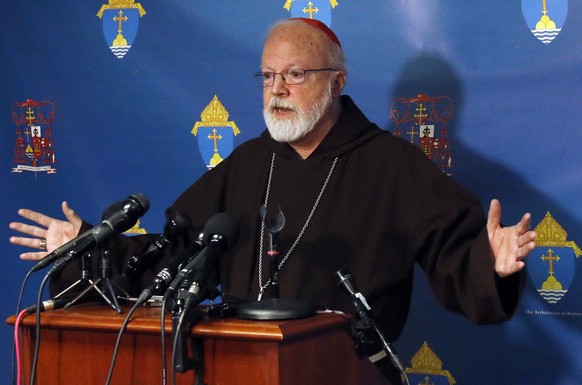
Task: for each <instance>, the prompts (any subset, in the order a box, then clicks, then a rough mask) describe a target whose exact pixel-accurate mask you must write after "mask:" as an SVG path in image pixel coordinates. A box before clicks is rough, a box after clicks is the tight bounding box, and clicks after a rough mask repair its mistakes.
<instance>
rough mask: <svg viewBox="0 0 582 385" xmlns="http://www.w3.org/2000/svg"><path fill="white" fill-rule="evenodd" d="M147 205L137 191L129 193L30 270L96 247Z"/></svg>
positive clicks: (129, 223) (130, 223)
mask: <svg viewBox="0 0 582 385" xmlns="http://www.w3.org/2000/svg"><path fill="white" fill-rule="evenodd" d="M149 207H150V202H149V201H148V199H147V198H146V197H145V196H144V195H142V194H139V193H137V194H133V195H130V196H129V198H128V199H126V200H124V201H122V202H118V203H115V204H113V205H111V206H110V207H108V208H107V209H106V210H105V211H104V213H103V221H102V222H101V223H100V224H99V225H97V226H94V227H93V228H91V229H89V230H87V231H85V232H84V233H83V234H81V235H79V236H77V237H76V238H75V239H72V240H71V241H69V242H67V243H65V244H64V245H62V246H60V247H59V248H57V249H55V250H53V251H52V252H51V253H50V254H48V255H47V256H45V257H44V258H42V259H41V260H39V261H38V262H37V264H36V265H34V266H33V267H32V269H31V271H37V270H40V269H42V268H44V267H45V266H47V265H48V264H50V263H52V262H54V261H57V260H64V259H66V261H63V262H62V263H60V264H59V266H62V265H64V264H65V263H66V262H68V261H70V260H72V259H73V258H75V257H76V256H78V255H82V254H85V253H86V252H87V251H89V250H91V249H94V248H98V247H99V246H101V245H102V244H103V243H104V242H105V241H107V240H108V239H109V238H111V237H112V236H113V235H114V234H115V233H121V232H123V231H126V230H129V229H130V228H131V227H132V226H133V225H134V224H135V223H136V221H137V219H138V218H139V217H141V216H142V215H143V214H144V213H145V212H146V211H147V210H148V209H149ZM65 257H66V258H65Z"/></svg>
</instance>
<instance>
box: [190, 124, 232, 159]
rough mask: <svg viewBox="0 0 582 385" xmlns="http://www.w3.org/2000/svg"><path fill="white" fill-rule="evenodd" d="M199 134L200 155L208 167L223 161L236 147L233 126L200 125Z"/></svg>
mask: <svg viewBox="0 0 582 385" xmlns="http://www.w3.org/2000/svg"><path fill="white" fill-rule="evenodd" d="M197 136H198V149H199V150H200V156H201V157H202V161H203V162H204V164H205V165H206V167H207V168H208V169H211V168H213V167H214V166H216V165H217V164H218V163H220V162H222V160H223V159H224V158H226V157H227V156H229V155H230V153H231V152H232V150H233V148H234V133H233V132H232V128H231V127H199V128H198V135H197Z"/></svg>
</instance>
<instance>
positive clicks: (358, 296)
mask: <svg viewBox="0 0 582 385" xmlns="http://www.w3.org/2000/svg"><path fill="white" fill-rule="evenodd" d="M335 279H336V283H337V284H338V285H339V286H340V287H341V288H342V289H343V290H344V291H345V292H346V293H348V294H349V296H350V299H351V301H352V305H353V306H354V309H355V310H356V313H357V314H358V317H359V318H360V320H361V321H362V323H363V325H364V327H365V329H366V330H368V331H372V332H373V333H374V334H375V335H376V338H378V342H379V344H380V345H381V346H382V350H383V351H384V352H385V353H386V355H388V357H389V358H390V361H391V362H392V364H393V365H394V366H395V367H396V369H398V370H399V371H400V373H403V374H405V373H406V372H405V371H404V365H402V362H401V361H400V358H399V357H398V353H397V352H396V349H395V348H394V346H393V345H392V344H391V343H390V342H388V341H386V339H385V338H384V334H383V333H382V331H381V330H380V329H379V328H378V326H377V325H376V323H375V322H374V319H373V318H372V315H371V314H370V311H371V310H372V308H371V307H370V305H368V302H367V301H366V298H365V297H364V295H363V294H362V293H360V292H359V291H358V288H357V286H356V281H355V280H354V277H353V276H352V275H351V274H350V273H346V272H344V271H343V270H341V269H340V270H338V271H336V272H335ZM374 356H376V357H377V354H375V355H373V356H370V357H368V359H370V361H372V362H373V363H375V362H376V361H377V360H379V358H378V359H375V358H373V357H374Z"/></svg>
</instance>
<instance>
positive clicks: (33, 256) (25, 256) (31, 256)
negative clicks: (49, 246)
mask: <svg viewBox="0 0 582 385" xmlns="http://www.w3.org/2000/svg"><path fill="white" fill-rule="evenodd" d="M47 254H48V253H47V252H46V251H37V252H29V253H22V254H20V259H22V260H25V261H38V260H39V259H42V258H44V257H45V256H46V255H47Z"/></svg>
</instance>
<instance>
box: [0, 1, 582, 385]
mask: <svg viewBox="0 0 582 385" xmlns="http://www.w3.org/2000/svg"><path fill="white" fill-rule="evenodd" d="M119 3H124V5H119ZM116 4H117V5H116ZM544 4H545V9H544V8H543V7H544ZM315 8H317V9H318V12H315ZM309 9H311V11H309ZM310 14H311V15H312V16H313V17H315V18H319V19H321V20H322V21H324V22H326V23H327V24H328V25H330V26H331V27H332V28H333V29H334V30H335V31H336V33H337V35H338V36H339V38H340V40H341V41H342V45H343V47H344V51H345V54H346V56H347V60H348V67H349V75H348V84H347V88H346V93H348V94H350V95H351V96H352V97H353V99H354V100H355V101H356V103H357V104H358V105H359V106H360V107H361V108H362V110H363V111H364V112H365V113H366V114H367V115H368V117H369V118H370V119H371V120H373V121H375V122H376V123H378V124H379V125H380V126H381V127H383V128H385V129H387V130H391V131H393V132H394V133H395V134H398V135H400V136H402V137H405V138H408V139H410V140H411V141H413V142H414V143H416V144H417V145H419V146H421V147H422V148H423V149H424V150H425V152H426V153H427V156H431V157H432V159H433V160H434V161H435V162H437V163H438V164H439V166H441V168H442V169H443V172H447V173H449V174H451V175H452V177H453V178H455V179H457V180H458V181H459V182H461V183H462V184H464V185H465V186H467V187H468V188H469V189H471V190H472V191H473V192H474V193H475V194H476V195H477V196H478V197H479V198H480V199H482V200H483V202H484V205H485V207H488V204H489V200H490V199H491V198H499V199H500V200H501V202H502V208H503V220H504V222H505V223H514V222H516V221H517V220H518V219H519V217H520V216H521V214H522V213H523V212H525V211H530V212H531V213H532V216H533V226H534V227H537V228H538V232H539V233H540V238H539V240H538V247H537V248H536V250H535V251H534V252H533V253H532V255H531V257H530V259H529V261H528V276H529V281H528V284H527V287H526V290H525V294H524V297H523V300H522V302H521V304H520V306H519V308H518V310H517V313H516V314H515V316H514V318H513V319H512V320H511V321H510V322H507V323H505V324H503V325H496V326H479V327H477V326H474V325H471V324H470V323H469V322H468V321H467V320H466V319H464V318H463V317H460V316H458V315H455V314H451V313H446V312H445V311H443V310H442V309H440V308H439V306H438V304H437V303H436V301H435V299H434V297H433V296H432V294H431V293H430V290H429V289H428V287H427V284H426V282H425V279H424V277H423V276H422V274H421V272H420V271H419V272H418V273H419V274H417V279H416V281H415V289H414V297H415V298H414V302H413V306H412V309H411V314H410V317H409V322H408V324H407V326H406V328H405V330H404V333H403V335H402V337H401V338H400V339H399V340H398V341H397V342H396V346H397V348H398V349H399V350H400V353H401V356H402V358H403V360H404V361H405V364H406V366H407V367H408V368H409V370H410V371H411V379H412V382H413V383H420V382H423V381H425V378H426V377H427V376H428V380H427V381H429V382H432V383H434V384H452V383H455V382H456V383H458V384H523V385H526V384H527V385H529V384H550V383H551V384H557V385H571V384H579V383H580V379H581V378H582V358H581V355H580V354H578V349H579V343H580V341H581V340H582V331H581V326H582V295H581V294H582V286H581V282H580V281H581V280H582V276H581V274H580V273H578V274H576V268H577V267H579V265H580V262H579V259H580V258H579V256H580V254H581V252H580V248H579V245H582V226H581V225H582V201H581V200H580V199H579V197H580V191H581V187H582V166H580V162H578V160H579V151H580V148H582V134H581V131H580V130H579V125H580V123H579V120H580V119H579V113H578V112H577V111H578V108H579V106H578V103H579V102H580V101H581V96H580V90H582V76H581V75H580V69H581V68H582V53H581V52H582V38H581V36H582V4H581V3H580V2H576V1H566V0H561V1H558V0H547V1H542V0H522V1H521V3H520V2H519V1H512V2H509V1H504V2H499V1H496V2H467V1H463V0H407V1H399V0H366V1H365V2H363V1H348V0H345V1H343V0H338V1H334V0H320V1H317V0H311V5H309V2H308V1H300V0H293V1H291V0H287V1H285V0H254V1H252V2H250V1H234V0H225V1H214V2H197V1H191V0H165V1H161V0H157V1H152V0H143V1H141V2H140V3H138V2H134V1H132V0H127V1H124V2H120V1H114V0H110V1H109V3H108V2H107V1H106V0H90V1H89V0H86V1H70V0H53V1H49V2H47V1H39V0H36V1H35V0H28V1H27V0H24V1H19V2H6V1H4V2H1V3H0V32H1V33H0V58H1V59H2V62H1V64H0V68H1V71H2V75H1V76H0V125H1V128H2V130H1V137H0V184H1V186H2V203H1V205H0V215H1V218H2V222H3V225H2V226H1V227H0V238H1V239H2V240H3V241H2V242H0V250H1V253H2V256H3V263H2V264H1V267H0V269H1V271H0V272H1V277H2V278H1V280H0V287H1V289H2V293H3V294H4V296H3V298H4V303H3V305H1V306H0V309H1V315H2V316H3V317H4V318H7V317H8V316H10V315H11V314H13V313H14V311H15V308H16V300H17V296H18V292H19V289H20V286H21V283H22V279H23V278H24V276H25V274H26V272H27V271H28V269H29V268H30V266H31V264H30V263H29V262H22V261H20V260H19V259H18V254H20V253H21V252H22V251H23V250H22V249H20V248H17V247H14V246H11V245H9V243H8V238H9V236H10V235H12V233H11V231H10V230H9V229H8V223H9V222H10V221H13V220H17V219H18V217H17V214H16V212H17V210H18V209H19V208H21V207H28V208H32V209H35V210H39V211H42V212H45V213H48V214H49V215H52V216H57V217H62V214H61V212H60V202H61V201H62V200H67V201H68V202H69V203H70V205H71V206H72V207H73V208H75V209H76V210H77V211H78V213H79V214H80V215H81V216H82V217H83V218H85V219H86V220H88V221H90V222H93V223H96V222H98V221H99V220H100V218H101V214H102V211H103V209H104V208H106V207H107V206H109V204H111V203H112V202H115V201H118V200H121V199H124V198H125V197H127V196H128V195H129V194H131V193H134V192H142V193H144V194H145V195H147V196H148V197H149V199H150V201H151V209H150V210H149V212H148V213H147V214H146V215H145V216H144V217H143V218H142V219H141V222H140V227H141V228H142V229H145V231H148V232H159V231H161V229H162V227H163V224H164V222H165V218H164V209H165V208H166V207H167V206H168V205H170V204H171V203H172V202H173V200H174V199H175V198H176V197H177V196H178V194H179V193H181V192H182V191H183V190H184V189H185V188H186V187H187V186H188V185H190V184H191V183H192V182H193V181H194V180H196V179H197V178H198V177H199V176H200V175H201V174H202V173H204V172H205V171H206V170H207V164H210V157H211V156H212V154H213V152H218V153H219V154H220V156H221V157H222V158H224V157H225V156H226V155H227V154H228V152H229V141H230V146H237V145H238V144H240V143H242V142H244V141H246V140H248V139H250V138H252V137H254V136H256V135H258V133H259V132H261V131H262V130H263V127H264V124H263V121H262V115H261V109H262V99H261V90H260V89H258V88H256V87H255V86H254V83H253V81H252V78H251V74H252V73H253V72H255V71H257V69H258V67H259V64H260V55H261V47H262V43H263V39H264V34H265V31H266V29H267V27H268V26H269V25H270V24H271V23H272V22H274V21H275V20H278V19H281V18H287V17H291V16H304V17H309V15H310ZM414 115H417V116H416V117H415V116H414ZM213 128H216V129H217V132H216V134H217V135H218V134H220V135H223V137H224V142H220V140H218V141H217V142H216V143H217V144H216V147H215V143H214V141H212V143H210V142H208V140H209V139H208V136H209V135H211V134H212V129H213ZM214 150H217V151H214ZM208 154H210V155H208ZM378 199H381V197H378ZM577 242H578V243H577ZM556 256H557V257H559V259H557V258H556ZM39 281H40V277H38V276H34V277H33V279H32V281H31V282H30V283H29V285H28V286H27V290H26V293H25V300H24V301H25V302H24V303H25V304H26V305H28V304H30V303H33V302H34V301H35V298H36V290H37V288H38V283H39ZM12 332H13V330H12V329H11V328H10V327H9V326H7V325H5V326H4V327H1V328H0V338H1V344H2V346H4V347H5V348H4V349H2V350H1V351H0V363H1V364H0V365H1V366H2V369H4V370H2V373H4V374H3V375H2V376H3V377H4V379H3V380H2V382H3V383H7V382H8V381H9V379H10V378H11V376H12V375H11V370H10V365H11V348H10V346H11V343H12V342H11V335H12ZM423 362H424V364H423ZM426 362H431V363H435V364H436V366H437V367H438V366H439V362H440V369H439V370H432V371H431V370H429V368H427V367H426ZM433 369H434V367H433ZM500 375H501V377H502V378H501V379H500V378H499V377H500Z"/></svg>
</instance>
